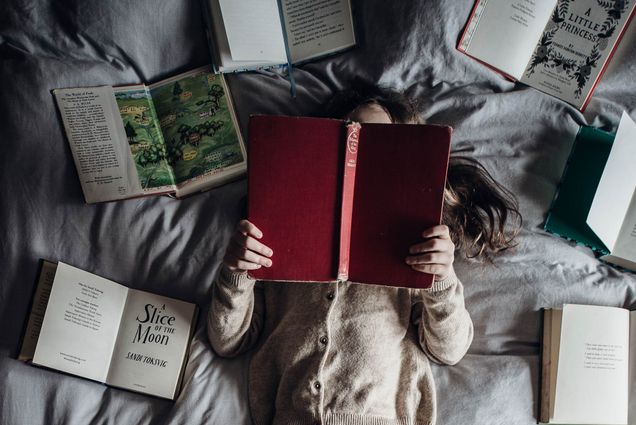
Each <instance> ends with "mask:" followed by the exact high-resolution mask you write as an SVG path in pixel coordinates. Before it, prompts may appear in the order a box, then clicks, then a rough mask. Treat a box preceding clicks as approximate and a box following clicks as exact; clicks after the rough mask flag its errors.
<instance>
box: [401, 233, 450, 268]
mask: <svg viewBox="0 0 636 425" xmlns="http://www.w3.org/2000/svg"><path fill="white" fill-rule="evenodd" d="M422 237H423V238H424V239H425V241H424V242H420V243H418V244H415V245H412V246H411V247H410V248H409V254H411V255H409V256H408V257H406V264H408V265H409V266H411V268H413V270H416V271H418V272H423V273H430V274H434V275H435V280H442V279H446V278H447V277H448V276H451V275H452V274H453V273H455V271H454V270H453V261H454V260H455V244H454V243H453V241H452V240H451V238H450V233H449V231H448V226H445V225H439V226H433V227H431V228H430V229H426V230H425V231H424V232H422Z"/></svg>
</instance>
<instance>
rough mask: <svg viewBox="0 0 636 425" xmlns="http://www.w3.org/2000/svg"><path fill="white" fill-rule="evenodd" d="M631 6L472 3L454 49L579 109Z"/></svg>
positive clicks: (587, 0)
mask: <svg viewBox="0 0 636 425" xmlns="http://www.w3.org/2000/svg"><path fill="white" fill-rule="evenodd" d="M635 5H636V1H634V0H576V1H574V0H543V1H528V0H514V1H510V0H477V2H476V3H475V6H474V7H473V11H472V13H471V15H470V18H469V19H468V23H467V24H466V28H465V30H464V33H463V34H462V37H461V39H460V41H459V45H458V46H457V49H458V50H459V51H461V52H463V53H466V54H467V55H469V56H471V57H473V58H475V59H477V60H479V61H480V62H483V63H484V64H486V65H487V66H490V67H492V68H494V69H495V70H497V71H499V72H501V73H502V74H504V75H505V76H506V77H508V78H510V79H512V80H515V81H520V82H521V83H524V84H527V85H529V86H531V87H534V88H535V89H538V90H541V91H542V92H544V93H547V94H549V95H552V96H555V97H557V98H559V99H561V100H563V101H565V102H567V103H569V104H571V105H573V106H575V107H576V108H578V109H581V110H582V109H584V108H585V106H586V105H587V103H588V102H589V100H590V98H591V96H592V92H593V91H594V88H595V87H596V84H597V83H598V81H599V80H600V78H601V76H602V75H603V72H604V71H605V67H606V66H607V63H608V62H609V60H610V59H611V57H612V55H613V53H614V50H615V48H616V46H617V44H618V43H619V41H620V39H621V37H622V35H623V33H624V31H625V29H626V28H627V25H628V24H629V22H630V20H631V19H632V17H633V15H634V10H635ZM502 40H506V42H505V43H502V42H501V41H502Z"/></svg>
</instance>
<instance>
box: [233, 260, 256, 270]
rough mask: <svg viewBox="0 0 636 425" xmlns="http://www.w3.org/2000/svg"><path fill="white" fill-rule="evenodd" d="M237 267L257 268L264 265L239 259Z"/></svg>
mask: <svg viewBox="0 0 636 425" xmlns="http://www.w3.org/2000/svg"><path fill="white" fill-rule="evenodd" d="M236 267H237V268H238V269H239V270H256V269H260V268H261V267H262V266H261V265H260V264H254V263H250V262H247V261H243V260H239V261H237V262H236Z"/></svg>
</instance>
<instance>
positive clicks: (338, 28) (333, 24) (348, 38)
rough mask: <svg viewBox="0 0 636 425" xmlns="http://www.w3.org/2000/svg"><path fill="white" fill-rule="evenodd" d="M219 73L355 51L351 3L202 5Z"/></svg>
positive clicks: (215, 0) (229, 0)
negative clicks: (346, 50) (343, 51)
mask: <svg viewBox="0 0 636 425" xmlns="http://www.w3.org/2000/svg"><path fill="white" fill-rule="evenodd" d="M203 4H204V7H205V9H206V18H207V21H206V22H207V27H208V39H209V44H210V47H211V50H212V58H213V64H214V67H215V70H216V71H217V72H230V71H242V70H247V69H256V68H263V67H272V66H277V65H282V64H290V63H292V64H296V63H298V62H305V61H309V60H311V59H315V58H317V57H320V56H324V55H327V54H330V53H335V52H339V51H341V50H344V49H347V48H349V47H352V46H355V44H356V37H355V33H354V26H353V16H352V13H351V4H350V0H329V1H315V0H240V1H237V0H203Z"/></svg>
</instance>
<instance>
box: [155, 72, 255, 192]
mask: <svg viewBox="0 0 636 425" xmlns="http://www.w3.org/2000/svg"><path fill="white" fill-rule="evenodd" d="M150 93H151V95H152V99H153V102H154V105H155V109H156V111H157V116H158V117H159V121H160V123H161V131H162V132H163V137H164V140H165V142H166V149H167V158H168V162H169V163H170V165H171V167H172V170H173V172H174V175H175V179H176V182H177V196H178V197H179V196H183V194H184V192H187V190H188V189H189V188H190V187H193V188H194V189H193V190H203V189H205V188H209V187H210V186H211V185H212V184H214V183H215V182H219V181H224V180H223V179H230V178H235V177H237V176H239V175H242V174H243V173H244V172H245V170H246V168H247V166H246V157H247V155H246V153H245V147H244V146H243V140H242V138H241V134H240V133H239V131H238V126H237V125H236V124H235V120H234V116H233V113H234V111H233V109H232V107H231V102H230V97H229V96H228V93H227V91H226V87H225V85H224V83H223V76H221V75H214V74H213V73H211V72H210V70H209V69H208V68H207V67H203V68H198V69H195V70H193V71H190V72H187V73H185V74H181V75H177V76H175V77H173V78H170V79H168V80H164V81H160V82H158V83H156V84H153V85H151V86H150Z"/></svg>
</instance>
